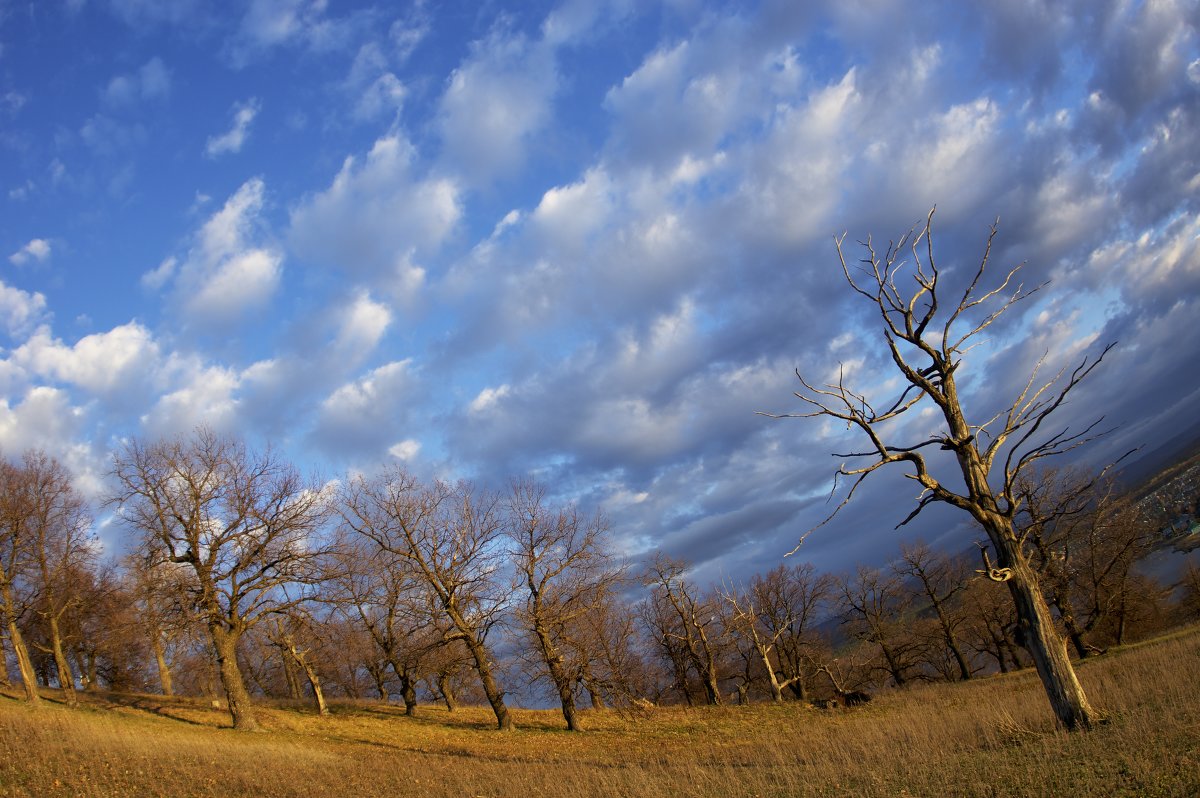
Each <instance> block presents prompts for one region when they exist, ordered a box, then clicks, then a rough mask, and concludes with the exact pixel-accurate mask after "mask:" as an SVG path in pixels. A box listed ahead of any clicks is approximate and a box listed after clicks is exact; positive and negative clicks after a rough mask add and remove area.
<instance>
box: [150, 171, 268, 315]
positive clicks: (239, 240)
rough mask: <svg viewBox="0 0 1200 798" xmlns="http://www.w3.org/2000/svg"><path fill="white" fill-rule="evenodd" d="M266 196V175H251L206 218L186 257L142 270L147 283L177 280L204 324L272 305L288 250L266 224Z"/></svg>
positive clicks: (188, 309) (179, 296)
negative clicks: (268, 232) (273, 241)
mask: <svg viewBox="0 0 1200 798" xmlns="http://www.w3.org/2000/svg"><path fill="white" fill-rule="evenodd" d="M265 195H266V186H265V184H264V183H263V181H262V180H261V179H260V178H251V179H250V180H247V181H246V182H245V183H243V184H242V186H241V187H240V188H238V190H237V191H236V192H234V194H233V196H231V197H230V198H229V199H228V200H227V201H226V202H225V205H224V206H222V207H221V209H220V210H219V211H217V212H216V213H214V214H213V215H212V216H211V217H210V218H209V219H208V220H207V221H205V223H204V224H203V226H202V227H201V228H200V231H199V232H198V233H197V235H196V240H195V243H194V245H193V246H192V248H191V249H190V250H189V251H188V253H187V256H186V258H185V259H184V260H183V261H182V262H176V261H175V260H174V259H173V258H167V259H166V260H164V261H163V262H162V263H161V264H159V266H158V267H156V268H155V269H153V270H151V271H149V272H147V273H145V274H143V275H142V285H143V286H145V287H147V288H148V289H150V290H157V289H161V288H163V287H165V286H167V285H168V284H172V283H173V286H174V289H173V293H174V296H175V298H176V300H177V301H178V302H179V304H180V307H181V308H182V309H183V311H184V313H185V315H186V316H187V317H188V318H190V319H191V320H192V321H196V322H200V323H202V324H213V323H222V324H224V323H228V322H231V321H233V320H235V319H237V318H240V317H242V316H243V315H244V314H245V313H246V312H247V311H249V310H251V309H253V308H258V307H262V306H263V305H265V304H267V302H269V301H270V299H271V298H272V297H273V296H274V294H275V292H276V289H277V288H278V287H279V282H280V279H281V277H282V273H283V252H282V251H281V250H280V249H279V248H278V247H276V246H274V245H272V244H271V243H270V242H269V241H268V240H266V235H265V233H264V231H263V230H262V229H261V227H262V225H261V221H260V217H261V215H262V210H263V205H264V203H265Z"/></svg>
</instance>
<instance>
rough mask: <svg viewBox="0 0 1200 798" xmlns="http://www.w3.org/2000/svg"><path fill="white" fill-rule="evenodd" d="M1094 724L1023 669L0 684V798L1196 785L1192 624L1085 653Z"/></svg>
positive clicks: (1083, 672) (864, 792) (1175, 791)
mask: <svg viewBox="0 0 1200 798" xmlns="http://www.w3.org/2000/svg"><path fill="white" fill-rule="evenodd" d="M1080 677H1081V679H1082V680H1083V682H1084V684H1085V686H1086V687H1087V689H1088V692H1089V695H1090V696H1091V697H1092V699H1093V701H1094V702H1095V703H1096V704H1097V705H1099V706H1101V707H1103V708H1104V709H1105V710H1106V711H1107V712H1108V714H1109V718H1110V719H1109V722H1108V723H1107V724H1106V725H1104V726H1102V727H1101V728H1099V729H1097V730H1095V731H1093V732H1091V733H1088V734H1068V733H1065V732H1062V731H1059V730H1057V729H1056V728H1055V726H1054V722H1053V718H1052V716H1051V713H1050V711H1049V708H1048V706H1047V704H1046V700H1045V697H1044V696H1043V695H1042V693H1041V689H1040V686H1039V685H1038V683H1037V679H1036V677H1035V676H1034V675H1033V674H1032V673H1021V674H1015V675H1010V676H1004V677H997V678H991V679H985V680H980V681H978V682H973V683H969V684H952V685H930V686H926V687H921V688H917V689H912V690H905V691H898V692H893V693H888V694H884V695H882V696H880V697H878V698H877V699H876V700H875V701H874V702H873V703H872V704H870V705H868V706H866V707H863V708H860V709H856V710H851V711H842V712H834V713H826V712H821V711H817V710H812V709H808V708H806V707H803V706H799V705H796V704H785V705H782V706H772V705H764V704H759V705H755V706H749V707H723V708H704V709H691V710H688V709H684V708H658V709H652V710H649V711H645V712H638V713H619V712H613V711H607V712H588V713H585V714H584V722H585V723H586V725H587V727H588V729H589V730H588V731H587V732H585V733H582V734H570V733H568V732H566V731H563V730H561V728H560V727H561V722H560V721H561V719H560V717H559V716H558V715H557V714H556V713H554V712H550V711H533V710H525V711H521V710H518V711H516V712H515V716H516V721H517V723H518V725H519V727H520V728H519V730H518V731H516V732H515V733H511V734H502V733H499V732H496V731H493V730H492V725H493V724H492V720H491V715H490V713H489V712H487V711H486V710H485V709H462V710H459V711H458V712H455V713H447V712H446V711H445V710H443V709H440V708H436V707H432V706H429V707H426V706H423V707H421V708H420V710H419V714H418V717H416V718H405V717H403V714H402V712H401V711H400V710H398V709H396V708H394V707H384V706H379V705H372V704H366V703H359V704H355V703H343V704H335V705H334V712H335V714H334V715H333V716H332V717H330V718H325V719H322V718H318V717H315V716H314V715H312V714H311V713H310V712H308V711H307V710H302V709H294V708H287V707H280V706H275V707H260V708H259V715H260V718H261V721H262V723H263V726H264V728H265V731H264V732H262V733H258V734H245V733H239V732H234V731H232V730H231V729H229V728H228V717H227V715H226V714H225V713H223V712H219V711H216V710H213V709H211V708H209V707H208V706H206V705H205V704H204V702H200V701H196V700H189V699H165V698H162V697H160V696H116V695H114V696H102V697H90V698H89V699H88V704H87V706H85V707H83V708H81V709H79V710H76V711H70V710H67V709H65V708H62V707H60V706H57V705H54V704H51V705H50V706H47V707H44V708H43V709H41V710H31V709H30V708H28V707H27V706H26V705H24V704H22V703H21V702H18V701H16V700H11V699H7V698H0V796H46V795H50V796H53V795H62V796H122V797H123V796H171V797H174V796H231V797H233V798H241V797H242V796H244V797H245V798H250V796H264V797H266V798H274V797H276V796H278V797H280V798H282V797H283V796H321V797H322V798H333V797H334V796H342V795H347V796H368V797H369V796H422V798H439V797H440V796H454V797H455V798H461V797H464V796H466V797H469V796H566V795H570V796H588V795H622V796H623V795H628V796H649V798H654V797H655V796H673V795H689V796H692V795H697V796H745V798H750V796H764V797H765V796H793V795H804V796H807V795H812V796H822V795H828V796H843V795H850V796H875V795H879V796H884V795H886V796H900V795H914V796H915V795H921V796H926V795H928V796H943V795H955V796H957V795H961V796H1046V795H1082V796H1087V795H1095V796H1110V795H1126V796H1192V795H1200V697H1198V696H1197V694H1196V689H1197V688H1196V686H1197V685H1198V684H1200V629H1197V628H1191V629H1188V630H1186V631H1185V632H1183V633H1179V634H1175V635H1172V636H1171V637H1169V638H1163V639H1160V640H1157V641H1153V642H1151V643H1148V644H1143V645H1139V646H1136V647H1131V648H1128V649H1125V650H1123V651H1120V652H1115V653H1113V654H1109V655H1107V656H1105V657H1102V658H1099V659H1097V660H1095V661H1089V662H1087V663H1085V664H1084V665H1083V666H1082V667H1081V668H1080Z"/></svg>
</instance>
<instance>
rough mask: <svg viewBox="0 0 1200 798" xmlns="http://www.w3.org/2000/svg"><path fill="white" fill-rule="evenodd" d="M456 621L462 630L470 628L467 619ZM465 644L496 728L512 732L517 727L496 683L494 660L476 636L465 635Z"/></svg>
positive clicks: (502, 692) (502, 693) (457, 619)
mask: <svg viewBox="0 0 1200 798" xmlns="http://www.w3.org/2000/svg"><path fill="white" fill-rule="evenodd" d="M456 614H457V613H456ZM454 621H455V624H456V625H457V626H458V627H459V628H460V629H463V628H467V626H468V625H467V623H466V621H465V619H462V618H455V619H454ZM463 642H465V643H466V644H467V650H468V651H470V652H471V658H472V659H473V660H475V671H476V672H477V673H478V674H479V681H480V682H481V683H482V685H483V694H484V695H485V696H487V700H488V704H490V705H491V707H492V712H493V713H494V714H495V715H496V728H498V729H499V730H500V731H512V730H513V729H514V728H516V727H515V726H514V725H513V719H512V715H511V714H509V711H508V706H507V705H506V704H505V703H504V691H503V690H501V689H500V686H499V685H498V684H497V683H496V677H495V675H494V674H493V673H492V659H491V657H490V656H489V655H488V650H487V646H485V645H484V644H483V643H482V642H480V640H479V639H478V638H477V637H475V636H474V635H465V636H464V638H463Z"/></svg>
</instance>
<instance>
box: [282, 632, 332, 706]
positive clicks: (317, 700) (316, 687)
mask: <svg viewBox="0 0 1200 798" xmlns="http://www.w3.org/2000/svg"><path fill="white" fill-rule="evenodd" d="M290 648H291V650H292V656H293V657H295V658H296V662H297V663H299V664H300V668H301V669H302V670H303V671H304V676H305V678H306V679H308V686H309V687H311V688H312V694H313V703H314V704H315V705H316V708H317V714H318V715H320V716H321V717H324V716H326V715H328V714H329V706H328V705H327V704H326V703H325V693H324V692H322V690H321V677H320V675H319V674H318V673H317V670H316V668H314V667H313V666H312V663H311V662H309V661H308V657H306V656H304V654H303V653H301V651H300V650H299V649H297V648H296V646H295V644H294V643H293V644H291V645H290Z"/></svg>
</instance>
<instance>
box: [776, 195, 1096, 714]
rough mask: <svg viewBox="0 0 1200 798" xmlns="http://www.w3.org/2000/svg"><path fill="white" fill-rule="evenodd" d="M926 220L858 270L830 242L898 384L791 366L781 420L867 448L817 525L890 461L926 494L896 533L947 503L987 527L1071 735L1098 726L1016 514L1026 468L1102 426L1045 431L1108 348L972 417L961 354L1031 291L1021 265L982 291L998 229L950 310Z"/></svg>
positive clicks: (1026, 635) (852, 456) (868, 248)
mask: <svg viewBox="0 0 1200 798" xmlns="http://www.w3.org/2000/svg"><path fill="white" fill-rule="evenodd" d="M933 216H934V214H933V212H932V211H931V212H930V214H929V216H928V217H927V218H926V220H925V223H924V225H923V226H920V227H914V228H913V229H912V230H910V231H909V232H908V233H907V234H906V235H905V236H903V237H902V238H901V239H900V240H899V241H898V242H895V243H891V244H889V245H888V247H887V250H886V251H885V252H884V253H882V254H880V253H879V252H877V251H876V249H875V248H874V246H873V244H872V243H871V240H870V239H868V240H867V241H865V242H863V248H864V250H865V253H866V255H865V257H863V258H862V259H861V261H860V262H859V263H858V264H857V265H855V266H851V265H850V264H848V263H847V260H846V254H845V252H844V250H843V248H842V245H843V242H844V241H845V236H844V235H843V236H841V237H839V238H838V239H837V240H836V244H837V251H838V257H839V261H840V262H841V267H842V273H843V275H844V276H845V279H846V281H847V283H848V284H849V286H850V288H851V289H852V290H853V291H854V292H855V293H856V294H858V295H859V296H861V297H862V298H863V299H865V300H866V301H867V302H868V304H870V305H871V306H872V308H873V311H874V312H875V313H876V314H877V317H878V322H879V324H880V326H881V328H882V334H883V340H884V343H885V344H886V347H887V351H888V354H889V355H890V359H891V362H892V365H893V366H894V368H895V369H896V371H897V372H898V374H899V377H900V378H901V386H902V387H901V388H900V389H898V390H897V392H896V393H895V394H893V395H891V396H890V397H887V398H884V399H883V400H882V401H880V400H879V398H878V397H869V396H867V395H865V394H864V393H861V392H859V391H856V390H855V389H854V388H852V387H851V386H850V385H848V384H847V382H846V379H845V375H844V372H843V373H841V374H839V376H838V377H837V379H836V381H834V382H832V383H828V384H820V383H814V382H811V381H810V380H809V379H808V378H806V377H805V376H804V375H803V374H801V372H800V371H799V370H797V372H796V375H797V377H798V378H799V380H800V384H801V385H802V390H800V391H797V392H796V396H797V397H798V398H799V399H800V400H801V401H802V402H804V403H805V404H807V405H808V406H809V408H810V409H809V410H808V411H807V412H803V413H795V414H788V415H791V416H793V417H801V418H825V419H837V420H838V421H839V422H841V423H843V424H845V425H847V426H848V427H851V428H856V429H857V430H858V431H859V432H860V433H861V434H862V435H863V436H864V437H865V438H866V440H867V444H868V445H867V446H866V448H865V449H863V450H861V451H854V452H850V453H847V454H841V455H837V456H839V457H844V458H846V463H845V464H844V465H842V466H841V467H840V468H839V469H838V472H837V473H838V475H839V476H841V477H845V478H847V479H848V480H849V481H850V487H849V490H848V492H847V493H846V495H845V497H844V498H843V500H842V501H841V502H840V503H839V505H838V506H837V508H836V509H835V510H834V511H833V513H832V514H831V515H830V516H829V517H828V518H827V519H826V521H825V522H823V523H826V522H828V521H829V520H830V519H831V518H832V517H833V516H835V515H836V514H837V512H838V510H840V509H841V508H842V507H844V506H845V505H846V504H847V503H848V502H849V501H850V500H851V499H852V498H853V497H854V495H855V493H856V491H857V489H858V487H859V486H860V485H861V484H862V482H863V480H865V479H866V478H867V477H869V476H870V475H871V474H872V473H874V472H876V471H878V470H879V469H881V468H885V467H888V466H893V465H895V466H901V467H905V468H907V473H906V476H907V477H909V478H910V479H912V480H914V481H915V482H917V483H918V484H919V485H920V486H921V490H922V493H921V496H920V498H919V499H918V501H917V505H916V507H915V508H914V509H913V510H912V512H910V513H909V514H908V516H907V517H906V518H905V519H904V520H903V521H901V522H900V524H899V526H903V525H904V524H906V523H908V522H909V521H911V520H912V519H914V518H915V517H917V515H918V514H919V513H920V512H921V511H922V510H924V509H925V508H926V507H927V506H929V505H930V504H932V503H934V502H942V503H945V504H948V505H950V506H951V507H955V508H957V509H959V510H962V511H963V512H965V513H967V514H969V515H970V516H971V518H973V519H974V520H975V522H976V523H977V524H978V525H979V526H980V527H982V528H983V530H984V531H985V532H986V533H987V537H988V540H989V541H990V543H991V545H992V547H993V548H994V549H995V552H996V562H994V563H993V562H991V561H990V559H989V560H988V562H987V564H986V566H985V569H984V570H985V571H986V572H987V575H988V576H989V578H991V579H992V580H993V581H996V582H999V583H1003V584H1005V585H1007V587H1008V590H1009V593H1010V595H1011V596H1012V600H1013V602H1014V604H1015V606H1016V610H1017V617H1018V622H1019V624H1020V627H1021V631H1022V638H1023V640H1024V642H1025V645H1026V647H1027V649H1028V651H1029V653H1030V656H1031V657H1032V658H1033V661H1034V664H1035V666H1036V668H1037V672H1038V675H1039V677H1040V678H1041V681H1042V685H1043V686H1044V688H1045V690H1046V695H1047V696H1048V698H1049V699H1050V704H1051V706H1052V707H1053V710H1054V713H1055V715H1056V716H1057V717H1058V719H1059V720H1060V721H1061V723H1062V724H1063V725H1064V726H1066V727H1067V728H1068V729H1087V728H1090V727H1091V726H1092V725H1093V724H1094V723H1095V722H1096V719H1097V714H1096V711H1095V710H1094V709H1093V708H1092V706H1091V704H1090V703H1089V702H1088V699H1087V696H1086V694H1085V693H1084V690H1083V687H1082V685H1080V683H1079V680H1078V678H1076V675H1075V670H1074V668H1073V667H1072V665H1071V661H1070V658H1069V657H1068V655H1067V650H1066V646H1065V645H1064V642H1063V639H1062V637H1061V635H1060V634H1059V633H1058V631H1057V629H1056V628H1055V626H1054V619H1053V616H1052V615H1051V612H1050V608H1049V606H1048V605H1047V603H1046V600H1045V598H1044V596H1043V595H1042V592H1041V590H1040V589H1039V586H1038V578H1037V573H1036V571H1035V569H1034V568H1033V566H1032V565H1031V563H1030V562H1029V558H1028V557H1027V555H1026V552H1025V551H1024V550H1023V548H1022V546H1021V540H1020V534H1019V530H1018V528H1017V526H1016V524H1015V518H1016V516H1017V514H1018V513H1019V512H1020V509H1021V504H1020V499H1019V497H1018V495H1017V490H1016V486H1017V482H1018V479H1019V478H1020V476H1021V474H1022V473H1024V472H1025V471H1026V470H1027V469H1029V468H1031V467H1033V466H1034V465H1035V464H1037V463H1039V462H1040V461H1043V460H1045V459H1046V458H1048V457H1052V456H1054V455H1058V454H1062V453H1064V452H1066V451H1068V450H1070V449H1073V448H1075V447H1077V446H1080V445H1082V444H1083V443H1085V442H1087V441H1089V440H1091V439H1092V438H1093V437H1094V435H1095V430H1096V427H1097V425H1098V423H1099V422H1098V421H1097V422H1093V423H1092V424H1090V425H1087V426H1084V427H1082V428H1079V429H1073V428H1071V427H1058V426H1055V427H1051V417H1052V416H1053V415H1054V413H1055V412H1056V411H1057V410H1058V409H1059V408H1060V407H1062V405H1063V403H1064V402H1065V401H1066V399H1067V396H1068V394H1070V393H1071V391H1072V390H1073V389H1074V388H1075V387H1076V386H1078V385H1079V383H1080V382H1081V381H1082V380H1083V379H1084V378H1086V377H1087V376H1088V374H1090V373H1091V371H1092V370H1093V369H1094V368H1095V367H1096V365H1097V364H1099V363H1100V361H1101V360H1102V359H1103V357H1104V355H1105V354H1106V353H1107V352H1108V351H1109V349H1111V347H1112V344H1110V345H1109V346H1108V347H1105V348H1104V349H1103V351H1102V352H1101V353H1100V355H1099V356H1098V357H1096V358H1095V359H1087V358H1085V359H1084V360H1083V361H1082V362H1081V363H1079V365H1078V366H1077V367H1075V368H1074V369H1073V370H1067V369H1064V370H1062V371H1059V372H1058V373H1057V374H1055V375H1054V376H1052V377H1050V378H1048V379H1046V378H1044V377H1043V376H1042V373H1041V371H1042V365H1043V362H1044V360H1045V357H1044V356H1043V358H1042V359H1041V360H1039V362H1038V363H1037V365H1035V366H1034V368H1033V369H1032V372H1031V374H1030V376H1029V378H1028V380H1027V381H1026V382H1025V384H1024V386H1022V387H1019V388H1016V389H1015V396H1014V398H1013V399H1012V401H1011V402H1009V403H1008V404H1007V405H1006V406H1004V407H1003V408H1002V409H1001V410H1000V411H999V412H998V413H995V414H993V415H991V417H989V418H986V419H985V420H982V421H979V420H977V419H974V418H972V417H970V416H969V415H968V413H967V410H966V408H965V407H964V405H963V401H962V397H961V395H960V394H959V381H960V379H961V375H960V374H959V369H960V368H961V367H962V366H963V364H964V356H965V355H966V353H967V351H968V350H969V349H970V348H971V347H972V346H974V345H976V344H978V343H980V338H981V336H982V335H983V334H984V332H985V330H987V329H988V328H989V327H990V326H991V325H992V324H993V322H995V321H996V319H997V318H999V317H1000V316H1001V315H1002V314H1004V313H1005V312H1006V311H1007V310H1009V309H1010V308H1012V307H1013V305H1015V304H1017V303H1019V302H1021V301H1022V300H1024V299H1025V298H1027V297H1028V296H1030V295H1031V294H1032V293H1034V292H1035V291H1037V287H1035V288H1033V289H1028V290H1027V289H1025V288H1024V287H1023V286H1022V285H1021V284H1020V283H1019V282H1018V281H1017V274H1018V271H1019V270H1020V268H1021V267H1020V266H1017V267H1015V268H1012V269H1009V270H1008V271H1007V272H1003V273H1002V275H1001V277H1000V279H999V280H997V281H995V282H994V283H992V284H991V285H992V287H990V288H988V287H985V285H986V283H985V278H986V277H987V276H988V274H989V273H988V271H987V267H988V261H989V256H990V254H991V249H992V242H993V240H994V238H995V236H996V231H997V228H996V226H995V225H993V226H992V228H991V232H990V234H989V236H988V240H987V245H986V247H985V248H984V251H983V255H982V257H981V259H980V261H979V265H978V267H977V268H976V269H975V271H974V275H973V277H972V279H970V280H969V282H967V284H966V286H965V288H963V290H962V293H961V294H960V295H958V296H957V300H956V301H955V297H954V296H951V297H950V301H949V302H947V301H946V300H947V297H946V296H945V294H946V293H947V291H950V290H952V289H950V288H949V287H948V286H946V285H944V277H943V274H942V272H941V271H940V270H939V268H938V266H937V263H936V260H935V258H934V251H933V236H932V224H933ZM910 255H911V258H910V257H909V256H910ZM1039 287H1040V286H1039ZM999 388H1000V386H996V387H995V388H994V389H993V390H992V391H991V393H992V394H995V392H996V391H997V390H999ZM918 405H921V406H926V407H929V408H931V409H932V410H933V411H934V413H935V416H936V417H937V418H938V422H939V423H938V425H937V426H936V427H935V428H934V429H933V430H932V431H931V432H930V431H928V427H925V426H920V427H918V429H921V430H925V431H923V432H916V433H914V434H915V435H916V438H915V439H907V440H903V441H897V440H896V439H895V437H896V435H897V434H903V433H902V432H901V433H898V432H897V430H896V426H897V425H896V424H889V422H895V421H896V420H897V419H898V418H899V417H900V416H901V415H903V414H904V413H906V412H908V411H909V410H912V409H913V408H915V407H917V406H918ZM913 415H916V414H915V413H914V414H913ZM941 452H945V453H947V454H946V457H950V458H953V462H954V464H955V465H956V466H957V468H955V469H954V470H955V471H956V472H957V474H956V476H955V478H953V479H951V480H950V481H949V482H947V481H946V480H945V478H943V477H940V476H937V475H935V473H934V466H935V465H936V460H937V459H938V456H939V455H940V453H941ZM960 483H961V484H960ZM818 526H819V525H818ZM811 531H812V530H810V532H811ZM806 534H808V533H806Z"/></svg>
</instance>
